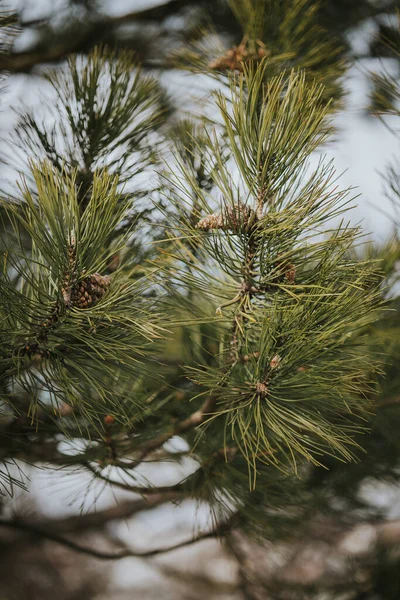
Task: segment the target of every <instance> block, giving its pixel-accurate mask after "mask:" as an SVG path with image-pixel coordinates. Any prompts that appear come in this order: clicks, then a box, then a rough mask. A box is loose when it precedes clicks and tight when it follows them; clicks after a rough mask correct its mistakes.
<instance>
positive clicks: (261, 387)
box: [256, 381, 268, 398]
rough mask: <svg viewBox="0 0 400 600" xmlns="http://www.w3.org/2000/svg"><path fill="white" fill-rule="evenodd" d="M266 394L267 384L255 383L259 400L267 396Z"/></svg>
mask: <svg viewBox="0 0 400 600" xmlns="http://www.w3.org/2000/svg"><path fill="white" fill-rule="evenodd" d="M267 392H268V387H267V384H266V383H264V382H263V381H258V382H257V383H256V393H257V396H260V398H265V396H266V395H267Z"/></svg>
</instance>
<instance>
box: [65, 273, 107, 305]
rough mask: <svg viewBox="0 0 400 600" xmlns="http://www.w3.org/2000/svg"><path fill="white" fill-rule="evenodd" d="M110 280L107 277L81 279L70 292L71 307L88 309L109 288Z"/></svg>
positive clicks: (97, 275) (91, 276) (96, 276)
mask: <svg viewBox="0 0 400 600" xmlns="http://www.w3.org/2000/svg"><path fill="white" fill-rule="evenodd" d="M110 283H111V278H110V277H109V276H108V275H100V274H99V273H94V275H88V276H87V277H85V279H81V281H78V283H77V284H76V285H75V286H74V287H73V289H72V291H71V306H74V307H76V308H89V307H90V306H93V305H94V304H95V303H96V302H98V301H99V300H100V298H101V297H102V296H104V294H105V293H106V292H107V290H108V288H109V287H110Z"/></svg>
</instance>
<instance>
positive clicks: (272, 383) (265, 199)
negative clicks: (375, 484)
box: [176, 61, 376, 479]
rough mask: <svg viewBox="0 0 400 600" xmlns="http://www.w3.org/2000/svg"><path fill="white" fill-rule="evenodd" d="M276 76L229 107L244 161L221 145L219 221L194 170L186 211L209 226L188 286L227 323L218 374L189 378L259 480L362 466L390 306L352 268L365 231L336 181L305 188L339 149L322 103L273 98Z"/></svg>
mask: <svg viewBox="0 0 400 600" xmlns="http://www.w3.org/2000/svg"><path fill="white" fill-rule="evenodd" d="M266 69H268V61H264V62H262V63H261V64H260V66H259V67H258V68H257V69H254V68H253V69H252V68H245V69H244V75H243V76H241V77H239V78H237V79H236V80H234V82H233V85H232V92H231V97H230V102H229V104H228V102H227V101H226V99H225V97H224V96H223V95H222V94H219V95H218V96H217V104H218V107H219V109H220V111H221V114H222V118H223V121H224V125H225V127H226V131H227V136H228V139H229V147H230V150H231V152H232V162H231V163H229V162H226V161H224V159H223V156H222V155H221V153H220V150H219V143H218V138H216V137H213V136H210V137H209V138H208V139H207V142H206V143H207V154H208V156H210V157H211V161H213V160H214V157H216V158H215V160H216V165H215V166H213V167H212V168H211V170H210V171H209V173H210V176H211V178H212V180H213V182H214V184H215V187H216V189H217V190H218V194H219V200H218V201H217V206H218V209H217V210H215V204H214V203H213V202H212V201H210V198H209V197H208V196H207V194H206V193H205V192H204V190H203V189H202V188H201V187H200V186H198V185H196V182H195V181H194V180H193V178H192V177H191V176H190V173H188V172H187V171H186V169H185V166H184V165H183V164H182V163H181V169H180V171H181V173H180V175H181V179H179V183H178V186H179V187H180V190H181V203H182V204H183V203H186V204H187V205H188V206H189V207H191V205H192V204H193V202H194V201H196V202H197V203H199V204H200V205H201V206H202V209H203V210H202V214H204V213H205V214H206V216H203V217H202V215H201V214H200V213H199V220H198V222H197V225H196V227H193V225H191V223H190V220H189V219H187V220H186V222H182V219H181V218H180V220H179V229H178V231H177V234H176V235H177V238H178V241H180V240H181V239H182V240H185V239H191V238H193V237H194V236H196V237H197V238H199V234H200V232H203V233H202V234H200V235H201V238H199V239H200V241H199V242H198V243H197V245H198V247H199V248H200V249H201V254H200V255H198V256H197V257H196V258H195V259H194V257H193V254H192V253H191V252H188V253H187V254H186V253H185V252H184V251H182V252H177V255H178V256H179V259H180V260H181V261H182V262H188V261H189V262H190V263H192V264H191V269H190V270H186V271H183V272H182V273H181V274H179V271H178V274H177V275H176V277H177V279H178V280H179V282H180V285H182V286H184V287H185V288H187V289H189V288H192V287H196V307H194V309H193V314H194V315H196V311H197V310H198V309H197V306H198V304H199V296H202V297H203V302H204V304H208V305H209V306H211V307H212V306H213V307H214V310H216V311H217V314H219V315H220V325H219V328H218V329H220V332H219V335H218V336H217V337H216V339H215V344H216V346H217V347H218V348H219V350H218V352H217V353H216V355H215V357H214V361H213V362H212V364H203V365H198V366H197V367H191V368H190V369H189V371H188V375H189V377H190V378H191V379H192V380H193V381H194V382H195V383H196V384H197V385H198V386H200V387H199V393H200V394H201V395H202V396H210V397H213V399H214V402H215V405H216V406H215V409H214V413H215V414H214V415H213V416H212V419H211V422H212V426H211V425H210V429H211V431H212V433H210V435H211V436H214V435H215V433H214V429H215V428H216V427H217V426H218V425H217V423H218V421H219V420H221V419H222V422H223V423H224V426H223V428H224V435H225V443H226V444H228V446H230V445H231V444H233V445H234V446H235V447H237V448H238V449H239V450H240V451H241V452H242V453H243V455H244V456H245V457H246V460H247V461H248V463H249V465H250V467H251V469H252V471H253V476H254V479H255V477H256V473H257V470H258V465H259V464H260V463H266V464H274V465H280V464H281V463H283V464H286V465H287V464H288V463H292V464H293V465H294V466H296V464H297V460H298V457H299V456H300V457H304V458H306V459H307V460H311V461H314V462H316V463H318V456H319V455H320V454H324V453H330V452H333V453H339V454H341V455H342V457H344V458H345V459H347V460H349V459H350V458H351V456H352V454H351V449H349V444H350V446H351V444H352V434H353V433H354V432H355V431H356V430H357V425H356V423H355V419H356V417H357V415H358V416H360V415H361V416H362V414H363V413H364V412H365V411H366V412H367V411H368V400H367V398H366V397H365V392H366V390H367V389H368V379H369V376H370V373H371V370H370V369H371V364H370V362H369V359H368V358H367V356H366V355H365V344H363V342H362V341H361V339H360V337H359V333H360V331H362V329H363V328H364V327H366V326H367V325H368V324H369V323H370V322H371V320H373V319H374V318H375V316H374V315H375V312H374V310H373V307H374V304H375V302H376V291H375V290H374V286H373V279H374V275H373V271H372V269H371V265H369V264H368V263H363V262H361V261H352V260H349V258H348V256H347V251H348V250H349V248H350V247H351V246H352V245H353V244H354V242H355V239H356V238H357V231H356V230H355V229H353V228H351V227H349V226H348V225H347V224H345V223H344V222H343V223H342V224H341V225H339V226H333V225H332V219H333V218H334V217H337V216H338V215H340V214H341V213H343V212H344V211H345V210H346V205H347V199H346V193H345V192H340V191H339V192H338V191H337V190H335V189H333V186H332V181H333V178H334V175H333V172H332V168H331V167H330V166H329V165H322V164H321V165H320V166H319V168H318V169H317V170H316V171H315V172H313V173H311V174H308V175H306V176H305V162H306V160H307V158H308V157H309V155H310V153H311V152H312V150H314V149H315V148H316V147H317V146H318V145H319V144H320V143H321V141H322V140H323V139H324V137H325V133H324V127H325V118H326V115H327V111H328V109H327V108H326V107H324V104H323V101H322V90H321V88H320V87H318V86H317V85H314V86H311V87H309V86H308V85H307V84H306V82H305V78H304V75H302V74H295V73H292V74H291V75H290V76H289V78H286V77H285V76H281V77H278V78H275V79H272V80H271V81H270V82H269V83H268V84H267V86H265V85H264V81H265V77H264V71H265V70H266ZM211 164H213V162H211ZM232 169H237V171H238V173H239V175H240V180H239V181H238V182H235V181H234V178H233V177H232V175H231V173H232ZM193 190H195V194H193ZM207 213H208V214H207ZM199 230H200V231H199ZM193 260H194V261H195V267H194V268H193ZM218 329H217V331H218ZM332 382H334V385H332ZM346 414H347V417H346ZM346 421H347V422H346ZM219 427H220V428H221V429H222V426H221V425H219ZM213 428H214V429H213ZM205 435H207V433H206V434H205Z"/></svg>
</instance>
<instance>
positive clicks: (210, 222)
mask: <svg viewBox="0 0 400 600" xmlns="http://www.w3.org/2000/svg"><path fill="white" fill-rule="evenodd" d="M223 226H224V225H223V221H222V215H219V214H218V213H213V214H212V215H207V216H206V217H204V219H200V221H199V222H198V223H197V225H196V227H197V229H203V231H210V229H223Z"/></svg>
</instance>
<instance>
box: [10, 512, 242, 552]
mask: <svg viewBox="0 0 400 600" xmlns="http://www.w3.org/2000/svg"><path fill="white" fill-rule="evenodd" d="M0 526H1V527H8V528H10V529H16V530H19V531H22V532H25V533H27V534H30V535H33V536H35V537H39V538H42V539H47V540H49V541H51V542H55V543H56V544H61V545H63V546H65V547H67V548H69V549H70V550H74V551H75V552H79V553H81V554H87V555H88V556H92V557H93V558H98V559H100V560H120V559H121V558H128V557H132V558H152V557H154V556H157V555H159V554H165V553H166V552H171V551H172V550H178V549H179V548H184V547H186V546H190V545H191V544H194V543H196V542H199V541H200V540H205V539H209V538H215V537H221V536H223V535H225V534H226V533H227V531H228V530H229V529H230V523H229V522H228V523H224V524H222V525H220V526H218V527H217V528H216V529H213V530H211V531H207V532H205V533H201V534H199V535H198V536H196V537H194V538H192V539H190V540H186V541H184V542H179V543H177V544H174V545H172V546H168V547H166V548H157V549H155V550H148V551H146V552H134V551H133V550H129V549H126V550H122V551H121V552H101V551H99V550H95V549H94V548H88V547H86V546H81V545H80V544H77V543H76V542H74V541H72V540H69V539H66V538H64V537H62V536H61V535H58V534H56V533H52V532H51V531H47V530H45V529H43V528H41V527H37V526H36V525H32V524H30V523H26V522H24V521H18V520H14V521H7V520H5V519H0Z"/></svg>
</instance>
